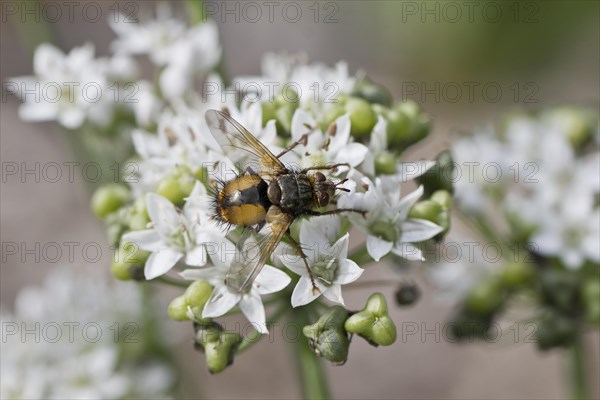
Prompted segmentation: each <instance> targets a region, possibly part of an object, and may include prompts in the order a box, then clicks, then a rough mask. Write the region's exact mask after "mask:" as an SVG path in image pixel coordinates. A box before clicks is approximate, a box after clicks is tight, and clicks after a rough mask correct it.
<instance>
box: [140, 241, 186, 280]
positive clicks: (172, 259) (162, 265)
mask: <svg viewBox="0 0 600 400" xmlns="http://www.w3.org/2000/svg"><path fill="white" fill-rule="evenodd" d="M181 257H183V254H182V253H180V252H178V251H177V250H173V249H170V248H164V249H162V250H159V251H156V252H154V253H152V254H150V257H148V260H146V266H145V267H144V275H145V277H146V279H147V280H150V279H154V278H156V277H158V276H161V275H164V274H166V273H167V272H168V271H169V270H170V269H171V268H173V266H174V265H175V264H177V261H179V260H180V259H181Z"/></svg>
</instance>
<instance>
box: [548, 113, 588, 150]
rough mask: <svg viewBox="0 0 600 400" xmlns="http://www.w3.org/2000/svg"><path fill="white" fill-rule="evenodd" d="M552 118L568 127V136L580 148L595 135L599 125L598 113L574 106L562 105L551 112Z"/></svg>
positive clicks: (572, 143)
mask: <svg viewBox="0 0 600 400" xmlns="http://www.w3.org/2000/svg"><path fill="white" fill-rule="evenodd" d="M549 116H550V118H551V119H556V120H557V121H556V122H555V124H556V125H559V126H565V127H567V128H568V131H567V137H568V138H569V141H570V142H571V145H572V146H573V147H575V148H580V147H581V146H583V145H585V144H586V143H587V142H588V141H589V140H590V139H591V138H592V137H593V136H594V130H595V129H596V127H597V125H598V117H597V114H596V113H594V112H593V111H591V110H585V109H577V108H572V107H560V108H556V109H554V110H551V111H550V112H549Z"/></svg>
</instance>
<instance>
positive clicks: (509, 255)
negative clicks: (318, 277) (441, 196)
mask: <svg viewBox="0 0 600 400" xmlns="http://www.w3.org/2000/svg"><path fill="white" fill-rule="evenodd" d="M598 135H599V131H598V115H597V113H595V112H593V111H590V110H587V109H578V108H568V107H561V108H554V109H549V110H546V111H543V112H539V113H537V114H533V115H532V114H513V115H510V116H508V117H507V118H506V119H505V120H504V121H503V123H502V124H501V125H500V126H497V127H489V128H487V129H485V130H483V131H481V132H479V133H477V134H475V135H474V136H473V137H465V138H461V139H459V140H457V141H456V142H455V143H454V145H453V149H452V153H453V156H454V162H453V163H450V162H449V163H448V164H447V166H448V171H447V172H448V173H447V174H446V177H451V176H452V177H453V178H455V188H456V198H457V205H458V208H459V209H460V210H461V211H462V212H463V213H464V214H465V215H466V216H467V219H468V221H469V222H471V223H472V226H473V227H474V228H475V232H476V233H477V234H478V235H479V236H480V238H481V239H484V240H487V241H488V242H489V243H493V244H495V245H496V246H497V247H498V248H500V249H501V250H500V253H502V256H503V257H502V259H501V260H496V262H494V263H490V262H489V261H490V260H483V259H481V258H482V257H479V258H478V259H475V260H469V262H467V261H466V260H463V261H464V262H463V263H462V264H461V265H456V263H452V264H446V265H441V266H436V267H434V268H432V269H431V270H432V274H433V279H434V282H436V284H438V285H439V286H441V287H442V288H444V290H445V293H447V294H449V295H453V297H454V298H455V299H456V298H459V299H462V300H463V301H464V302H463V306H462V308H461V310H460V311H459V313H458V314H457V315H456V316H455V317H456V319H457V320H458V321H462V322H465V321H468V322H474V321H475V322H478V326H480V327H481V329H480V332H479V333H485V331H486V329H487V327H488V325H489V323H490V322H491V321H492V320H493V318H495V317H496V316H497V315H498V313H499V312H500V311H502V310H503V309H504V308H505V307H506V305H507V304H508V300H509V299H510V298H513V297H516V295H517V294H519V295H523V294H524V295H525V297H531V299H532V301H533V302H535V303H536V304H539V306H540V310H538V311H535V313H534V316H533V317H532V319H534V320H535V321H536V322H537V323H538V330H537V339H538V345H539V347H540V348H542V349H546V348H551V347H557V346H568V345H571V344H572V343H573V340H574V337H575V336H576V334H577V332H578V330H580V329H582V328H581V327H582V326H583V325H585V322H587V323H588V324H590V325H592V326H594V325H597V324H598V322H599V321H600V307H599V306H598V304H600V280H599V279H598V271H599V269H600V246H599V245H598V243H600V223H599V221H600V204H599V202H598V196H599V194H600V168H599V167H600V150H599V141H598ZM469 165H470V168H471V171H470V173H467V172H466V171H467V169H466V166H469ZM459 168H460V169H462V171H459V173H455V172H450V171H451V170H455V169H459ZM490 215H493V216H494V217H492V218H490ZM501 226H504V227H507V228H508V229H506V228H504V229H502V228H501ZM502 232H506V233H502ZM464 254H468V252H467V251H465V252H464ZM461 271H462V272H461ZM465 332H466V331H460V330H459V332H457V335H459V336H461V335H462V334H466V333H465Z"/></svg>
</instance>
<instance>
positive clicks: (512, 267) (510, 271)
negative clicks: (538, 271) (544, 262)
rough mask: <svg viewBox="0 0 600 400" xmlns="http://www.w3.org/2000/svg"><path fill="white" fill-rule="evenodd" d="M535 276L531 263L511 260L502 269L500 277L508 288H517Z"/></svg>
mask: <svg viewBox="0 0 600 400" xmlns="http://www.w3.org/2000/svg"><path fill="white" fill-rule="evenodd" d="M534 276H535V271H534V270H533V266H532V265H531V264H527V263H525V262H511V263H509V264H508V265H507V266H505V267H504V268H503V269H502V274H501V279H502V282H503V284H504V285H506V287H508V288H518V287H521V286H524V285H527V284H528V283H530V282H531V281H532V280H533V278H534Z"/></svg>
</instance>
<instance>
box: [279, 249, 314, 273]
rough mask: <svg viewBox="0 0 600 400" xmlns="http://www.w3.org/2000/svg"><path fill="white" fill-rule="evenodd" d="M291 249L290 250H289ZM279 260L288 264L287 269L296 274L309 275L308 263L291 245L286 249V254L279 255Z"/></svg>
mask: <svg viewBox="0 0 600 400" xmlns="http://www.w3.org/2000/svg"><path fill="white" fill-rule="evenodd" d="M288 250H289V251H288ZM279 260H280V261H281V262H282V263H283V265H285V266H286V268H287V269H289V270H290V271H292V272H293V273H295V274H296V275H300V276H304V275H307V271H306V265H305V264H304V261H303V260H302V257H300V256H299V255H298V254H296V253H295V252H294V250H292V248H291V246H290V247H288V248H287V249H286V250H285V254H282V255H280V256H279Z"/></svg>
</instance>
